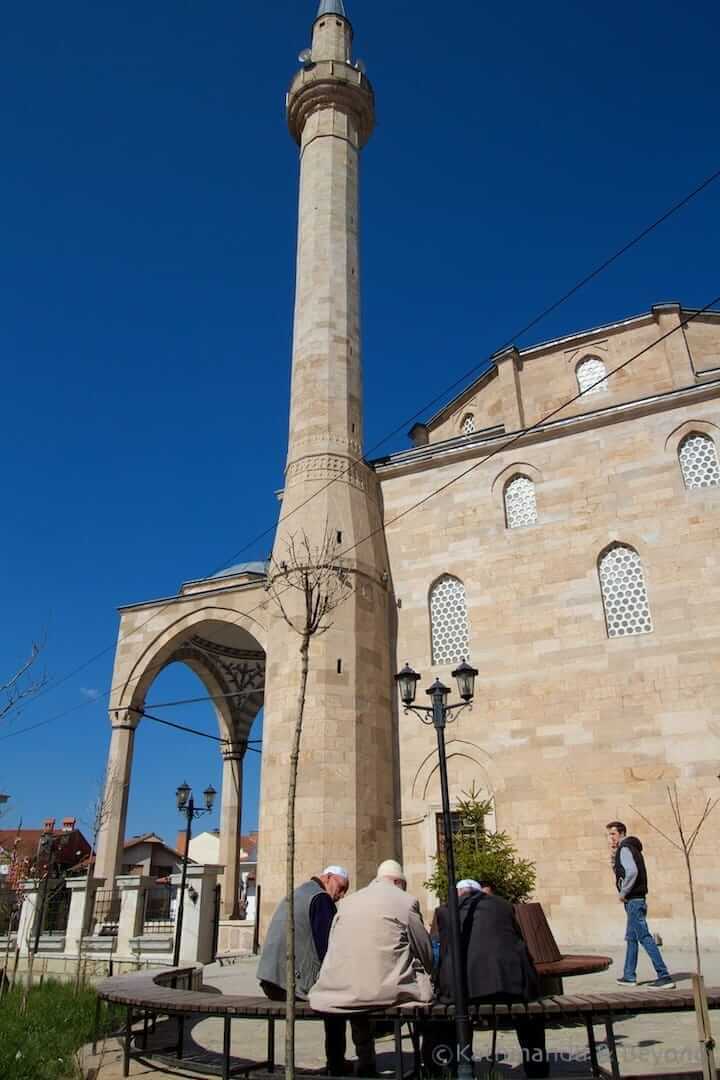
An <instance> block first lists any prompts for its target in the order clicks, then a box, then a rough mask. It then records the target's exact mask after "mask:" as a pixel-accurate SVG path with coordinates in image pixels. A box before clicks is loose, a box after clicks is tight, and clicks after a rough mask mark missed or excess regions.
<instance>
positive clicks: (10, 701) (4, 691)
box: [0, 642, 47, 720]
mask: <svg viewBox="0 0 720 1080" xmlns="http://www.w3.org/2000/svg"><path fill="white" fill-rule="evenodd" d="M42 648H43V646H42V645H39V644H38V643H37V642H33V646H32V649H31V650H30V655H29V656H28V658H27V660H25V661H24V662H23V663H22V664H21V665H20V667H19V668H18V669H17V671H16V672H15V674H14V675H11V676H10V678H9V679H7V680H6V682H4V683H2V684H1V685H0V720H6V719H7V717H9V716H10V715H11V714H12V713H17V712H19V711H20V709H21V708H22V705H23V702H26V701H28V700H29V699H30V698H33V697H36V696H37V694H39V693H40V691H41V690H42V689H43V688H44V687H45V686H46V685H47V675H46V674H45V672H40V673H39V674H36V672H35V671H34V670H33V669H34V668H35V665H36V664H37V661H38V657H39V656H40V653H41V652H42Z"/></svg>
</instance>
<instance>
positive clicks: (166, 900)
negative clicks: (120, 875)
mask: <svg viewBox="0 0 720 1080" xmlns="http://www.w3.org/2000/svg"><path fill="white" fill-rule="evenodd" d="M176 895H177V888H176V887H175V886H174V885H152V886H151V887H150V888H149V889H146V890H145V903H144V907H143V930H142V932H143V935H153V934H172V933H173V932H174V930H175V898H176Z"/></svg>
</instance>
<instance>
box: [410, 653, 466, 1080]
mask: <svg viewBox="0 0 720 1080" xmlns="http://www.w3.org/2000/svg"><path fill="white" fill-rule="evenodd" d="M452 674H453V678H454V679H456V680H457V685H458V693H459V695H460V697H461V698H462V701H461V702H459V703H458V704H457V705H448V698H449V696H450V690H449V688H448V687H447V686H444V685H443V683H441V682H440V680H439V679H437V678H436V679H435V682H434V683H433V684H432V686H431V687H430V688H429V689H428V690H427V695H428V697H429V698H430V700H431V702H432V704H431V705H415V693H416V691H417V684H418V682H419V681H420V676H419V675H418V673H417V671H413V669H412V668H411V667H410V665H409V664H405V667H404V668H403V669H402V671H399V672H398V673H397V675H396V676H395V681H396V682H397V684H398V687H399V689H400V699H401V701H402V703H403V705H404V706H405V712H412V713H415V715H416V716H417V717H419V719H420V720H421V721H422V722H423V724H432V725H433V727H434V728H435V733H436V735H437V747H438V764H439V767H440V791H441V794H442V810H443V830H444V833H445V857H446V859H447V878H448V915H449V916H450V950H451V955H452V968H453V997H454V999H455V1031H456V1036H455V1038H456V1042H457V1053H458V1077H459V1078H460V1080H467V1078H469V1077H472V1074H473V1068H472V1029H471V1027H470V1019H469V1017H468V1008H467V996H466V994H465V977H464V975H465V973H464V967H465V965H464V962H463V956H462V951H461V949H460V912H459V909H458V897H457V889H456V887H455V886H456V873H455V851H454V849H453V831H452V818H451V817H450V795H449V792H448V775H447V757H446V755H445V727H446V725H447V724H448V723H450V722H451V719H450V715H451V713H454V712H456V711H459V710H462V709H465V708H467V706H468V705H469V704H470V702H471V701H472V699H473V695H474V693H475V678H476V676H477V674H478V672H477V669H476V668H474V667H471V666H470V664H468V663H467V662H466V661H465V660H464V659H463V660H462V661H461V662H460V664H459V665H458V667H456V668H455V670H454V671H453V673H452Z"/></svg>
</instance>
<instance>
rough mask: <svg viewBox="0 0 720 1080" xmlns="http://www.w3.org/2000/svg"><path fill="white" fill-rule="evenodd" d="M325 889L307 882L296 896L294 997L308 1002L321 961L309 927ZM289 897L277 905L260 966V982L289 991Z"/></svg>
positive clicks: (299, 887)
mask: <svg viewBox="0 0 720 1080" xmlns="http://www.w3.org/2000/svg"><path fill="white" fill-rule="evenodd" d="M323 891H324V890H323V887H322V885H319V884H318V883H317V881H306V882H305V884H304V885H300V886H298V888H297V889H296V890H295V892H294V893H293V896H294V900H295V993H296V996H297V997H299V998H307V996H308V994H309V992H310V987H311V986H312V985H313V984H314V983H315V982H316V980H317V977H318V975H319V973H320V963H321V961H320V957H319V956H318V953H317V949H316V948H315V940H314V938H313V933H312V927H311V925H310V905H311V903H312V902H313V899H314V898H315V897H316V896H317V895H318V893H322V892H323ZM287 915H288V902H287V897H286V898H285V899H284V900H282V901H281V902H280V904H278V906H277V908H276V910H275V914H274V915H273V917H272V920H271V921H270V926H269V927H268V932H267V937H266V939H265V945H264V947H263V951H262V956H261V957H260V963H259V964H258V969H257V977H258V979H260V980H262V981H264V982H269V983H273V985H274V986H279V987H281V988H282V989H283V990H286V989H287V987H286V985H285V984H286V981H287V980H286V978H285V972H286V966H285V965H286V951H287Z"/></svg>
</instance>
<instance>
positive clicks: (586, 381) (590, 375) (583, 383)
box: [575, 356, 608, 394]
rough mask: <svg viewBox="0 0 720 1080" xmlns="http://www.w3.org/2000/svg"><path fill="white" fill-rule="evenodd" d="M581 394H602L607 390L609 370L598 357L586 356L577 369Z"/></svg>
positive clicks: (576, 373)
mask: <svg viewBox="0 0 720 1080" xmlns="http://www.w3.org/2000/svg"><path fill="white" fill-rule="evenodd" d="M575 375H576V377H577V383H578V390H579V391H580V393H581V394H600V393H602V392H603V391H604V390H607V388H608V384H607V377H606V376H607V368H606V367H605V365H604V364H603V362H602V360H599V359H598V357H597V356H586V357H585V359H584V360H581V361H580V363H579V364H578V366H577V367H576V368H575Z"/></svg>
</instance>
